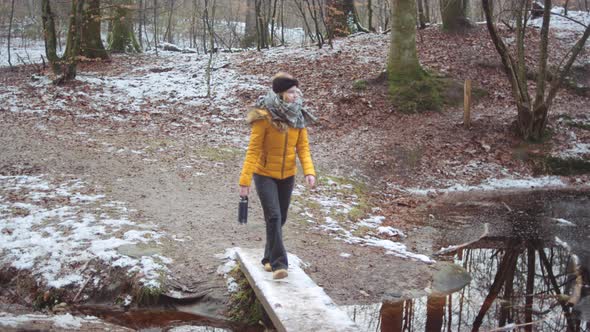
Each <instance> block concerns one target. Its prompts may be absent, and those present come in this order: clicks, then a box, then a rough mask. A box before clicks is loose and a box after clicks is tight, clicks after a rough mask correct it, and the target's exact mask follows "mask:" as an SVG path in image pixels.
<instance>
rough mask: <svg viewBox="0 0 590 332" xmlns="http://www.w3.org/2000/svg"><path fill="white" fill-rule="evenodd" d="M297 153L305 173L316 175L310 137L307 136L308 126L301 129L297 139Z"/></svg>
mask: <svg viewBox="0 0 590 332" xmlns="http://www.w3.org/2000/svg"><path fill="white" fill-rule="evenodd" d="M297 155H298V156H299V161H300V162H301V166H302V167H303V174H305V175H313V176H315V169H314V167H313V162H312V161H311V153H310V151H309V139H308V138H307V128H303V129H301V132H300V133H299V138H298V139H297Z"/></svg>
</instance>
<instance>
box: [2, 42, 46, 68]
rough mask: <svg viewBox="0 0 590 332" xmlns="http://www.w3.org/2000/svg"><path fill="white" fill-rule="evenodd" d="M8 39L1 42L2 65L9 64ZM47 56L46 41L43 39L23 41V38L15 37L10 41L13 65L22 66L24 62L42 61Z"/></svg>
mask: <svg viewBox="0 0 590 332" xmlns="http://www.w3.org/2000/svg"><path fill="white" fill-rule="evenodd" d="M6 48H7V44H6V40H3V41H2V43H0V67H5V66H8V65H9V64H8V50H7V49H6ZM41 57H43V58H45V59H46V60H45V62H47V57H46V56H45V43H44V42H43V41H42V40H36V41H28V40H27V41H26V44H25V43H23V41H22V39H21V38H15V39H13V40H11V42H10V62H11V63H12V65H13V66H20V65H22V64H23V63H25V64H31V63H42V62H43V60H42V58H41Z"/></svg>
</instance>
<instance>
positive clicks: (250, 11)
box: [242, 0, 258, 47]
mask: <svg viewBox="0 0 590 332" xmlns="http://www.w3.org/2000/svg"><path fill="white" fill-rule="evenodd" d="M257 14H258V13H257V11H256V0H247V1H246V28H245V30H244V38H243V39H242V47H252V46H254V42H255V41H256V38H257V36H258V29H257V28H256V27H257V25H256V24H257V22H258V19H257V17H256V15H257Z"/></svg>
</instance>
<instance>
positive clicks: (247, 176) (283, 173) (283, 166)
mask: <svg viewBox="0 0 590 332" xmlns="http://www.w3.org/2000/svg"><path fill="white" fill-rule="evenodd" d="M247 121H248V123H250V124H251V125H252V133H251V134H250V144H249V145H248V152H246V159H245V160H244V167H243V168H242V173H241V175H240V185H241V186H250V183H251V181H252V174H254V173H256V174H260V175H264V176H269V177H272V178H275V179H285V178H288V177H290V176H293V175H295V173H297V165H296V161H295V156H296V155H298V156H299V161H300V162H301V166H302V167H303V173H304V174H305V175H313V176H315V170H314V168H313V163H312V161H311V153H310V152H309V141H308V139H307V129H306V128H302V129H297V128H291V127H288V126H286V125H285V124H284V123H280V122H274V121H272V117H271V115H270V113H269V112H268V111H266V110H262V109H255V110H252V111H250V112H249V113H248V117H247Z"/></svg>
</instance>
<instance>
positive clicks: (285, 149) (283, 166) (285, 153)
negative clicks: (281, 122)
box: [281, 129, 289, 179]
mask: <svg viewBox="0 0 590 332" xmlns="http://www.w3.org/2000/svg"><path fill="white" fill-rule="evenodd" d="M288 141H289V129H287V132H286V133H285V148H284V149H283V165H282V167H281V179H282V178H283V177H284V176H285V159H286V157H287V142H288Z"/></svg>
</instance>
